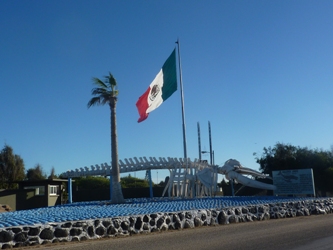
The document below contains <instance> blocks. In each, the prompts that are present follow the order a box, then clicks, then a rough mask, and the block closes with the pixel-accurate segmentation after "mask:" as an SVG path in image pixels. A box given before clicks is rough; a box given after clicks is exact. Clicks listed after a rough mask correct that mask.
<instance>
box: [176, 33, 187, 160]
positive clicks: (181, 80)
mask: <svg viewBox="0 0 333 250" xmlns="http://www.w3.org/2000/svg"><path fill="white" fill-rule="evenodd" d="M176 43H177V45H178V61H179V63H178V66H179V83H180V97H181V104H182V121H183V145H184V158H185V160H186V163H187V148H186V125H185V111H184V93H183V79H182V66H181V59H180V43H179V39H177V42H176ZM186 167H187V164H186Z"/></svg>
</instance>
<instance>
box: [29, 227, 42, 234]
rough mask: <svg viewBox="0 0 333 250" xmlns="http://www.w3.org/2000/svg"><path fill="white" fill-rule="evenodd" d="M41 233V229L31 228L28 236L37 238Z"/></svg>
mask: <svg viewBox="0 0 333 250" xmlns="http://www.w3.org/2000/svg"><path fill="white" fill-rule="evenodd" d="M39 232H40V229H39V228H36V227H31V228H30V229H29V232H28V235H29V236H36V235H39Z"/></svg>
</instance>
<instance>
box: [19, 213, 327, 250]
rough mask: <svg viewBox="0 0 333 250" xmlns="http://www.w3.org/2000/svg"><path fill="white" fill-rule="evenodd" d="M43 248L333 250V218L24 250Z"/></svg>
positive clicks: (187, 231)
mask: <svg viewBox="0 0 333 250" xmlns="http://www.w3.org/2000/svg"><path fill="white" fill-rule="evenodd" d="M40 248H43V249H49V250H60V249H71V250H92V249H94V250H102V249H103V250H104V249H131V250H151V249H162V250H163V249H165V250H173V249H182V250H195V249H209V250H215V249H219V250H220V249H228V250H232V249H237V250H243V249H244V250H245V249H246V250H247V249H260V250H264V249H269V250H280V249H281V250H282V249H284V250H285V249H288V250H310V249H311V250H312V249H316V250H328V249H333V214H329V215H312V216H308V217H296V218H287V219H271V220H268V221H260V222H246V223H237V224H230V225H218V226H208V227H200V228H194V229H184V230H180V231H165V232H158V233H151V234H140V235H135V236H129V237H116V238H103V239H99V240H90V241H85V242H68V243H57V244H48V245H41V246H36V247H29V248H28V247H26V248H23V249H40Z"/></svg>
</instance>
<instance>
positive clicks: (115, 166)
mask: <svg viewBox="0 0 333 250" xmlns="http://www.w3.org/2000/svg"><path fill="white" fill-rule="evenodd" d="M116 104H117V97H111V100H110V109H111V157H112V170H111V171H112V172H111V177H112V194H111V203H113V204H119V203H124V202H125V199H124V196H123V192H122V189H121V185H120V169H119V160H118V138H117V120H116Z"/></svg>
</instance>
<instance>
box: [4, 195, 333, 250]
mask: <svg viewBox="0 0 333 250" xmlns="http://www.w3.org/2000/svg"><path fill="white" fill-rule="evenodd" d="M332 212H333V199H318V200H311V201H298V202H287V203H285V202H284V203H275V204H265V205H253V206H239V207H229V208H223V209H210V210H191V211H182V212H174V213H156V214H145V215H135V216H127V217H117V218H105V219H94V220H86V221H72V222H63V223H48V224H40V225H33V226H18V227H8V228H0V247H1V249H6V248H13V247H23V246H32V245H42V244H50V243H56V242H68V241H85V240H91V239H98V238H103V237H109V238H112V237H117V236H130V235H133V234H147V233H151V232H159V231H166V230H181V229H186V228H194V227H200V226H210V225H218V224H219V225H226V224H230V223H240V222H251V221H262V220H268V219H280V218H290V217H296V216H309V215H318V214H328V213H332Z"/></svg>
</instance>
